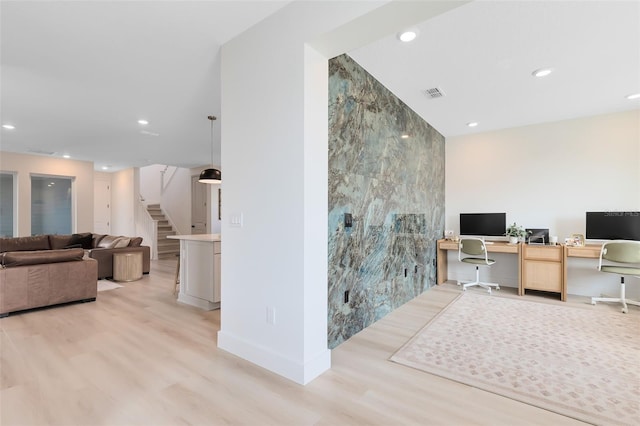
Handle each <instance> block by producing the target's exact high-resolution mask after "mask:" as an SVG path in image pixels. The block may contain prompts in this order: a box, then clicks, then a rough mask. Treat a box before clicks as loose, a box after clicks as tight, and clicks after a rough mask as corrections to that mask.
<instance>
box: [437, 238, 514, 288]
mask: <svg viewBox="0 0 640 426" xmlns="http://www.w3.org/2000/svg"><path fill="white" fill-rule="evenodd" d="M437 247H438V249H437V253H436V258H437V264H436V277H437V278H436V283H437V284H438V285H440V284H442V283H444V282H445V281H447V274H448V268H449V263H448V261H447V250H458V243H456V242H454V241H450V240H438V245H437ZM520 247H521V244H509V243H507V242H506V241H495V242H494V243H493V244H487V252H489V253H511V254H517V255H518V259H517V261H518V265H520ZM518 271H520V268H518ZM520 275H521V274H520V272H518V285H520V279H521V276H520Z"/></svg>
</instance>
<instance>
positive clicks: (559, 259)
mask: <svg viewBox="0 0 640 426" xmlns="http://www.w3.org/2000/svg"><path fill="white" fill-rule="evenodd" d="M486 247H487V252H489V253H511V254H517V255H518V259H517V262H518V294H519V295H520V296H522V295H524V292H525V290H526V289H532V290H542V291H550V292H555V293H559V294H560V299H561V300H562V301H565V300H566V298H567V282H568V281H567V258H569V257H580V258H585V259H598V258H600V250H601V249H602V244H587V245H585V246H582V247H574V246H565V245H557V246H541V245H540V246H539V245H525V244H523V243H518V244H508V243H507V242H502V241H495V242H494V243H493V244H487V246H486ZM448 250H458V243H457V242H453V241H449V240H438V244H437V251H436V256H437V270H436V274H437V280H436V283H437V284H438V285H440V284H442V283H444V282H445V281H447V274H448V267H449V265H448V261H447V251H448Z"/></svg>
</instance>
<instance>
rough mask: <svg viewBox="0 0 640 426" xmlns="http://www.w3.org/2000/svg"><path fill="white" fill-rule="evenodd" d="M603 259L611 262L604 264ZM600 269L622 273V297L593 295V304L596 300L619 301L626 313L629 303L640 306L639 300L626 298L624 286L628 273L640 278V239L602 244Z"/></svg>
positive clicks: (623, 311)
mask: <svg viewBox="0 0 640 426" xmlns="http://www.w3.org/2000/svg"><path fill="white" fill-rule="evenodd" d="M603 259H604V260H607V261H608V262H610V263H609V264H606V265H603V264H602V260H603ZM625 265H628V266H625ZM598 271H602V272H609V273H612V274H618V275H620V297H592V298H591V304H592V305H595V304H596V302H619V303H622V313H625V314H626V313H627V312H628V311H629V308H627V305H634V306H640V302H639V301H635V300H629V299H627V298H626V296H625V288H624V277H625V276H626V275H631V276H635V277H638V278H640V241H627V240H614V241H608V242H606V243H604V244H602V249H600V260H599V262H598Z"/></svg>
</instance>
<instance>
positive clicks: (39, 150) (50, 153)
mask: <svg viewBox="0 0 640 426" xmlns="http://www.w3.org/2000/svg"><path fill="white" fill-rule="evenodd" d="M27 152H32V153H34V154H42V155H53V154H55V152H54V151H45V150H42V149H34V148H30V149H29V150H27Z"/></svg>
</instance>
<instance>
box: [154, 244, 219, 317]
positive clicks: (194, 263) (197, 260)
mask: <svg viewBox="0 0 640 426" xmlns="http://www.w3.org/2000/svg"><path fill="white" fill-rule="evenodd" d="M167 238H170V239H176V240H180V292H179V293H178V301H179V302H182V303H186V304H188V305H193V306H197V307H198V308H201V309H205V310H207V311H211V310H213V309H219V308H220V248H221V247H220V242H221V238H220V234H194V235H169V236H167Z"/></svg>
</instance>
